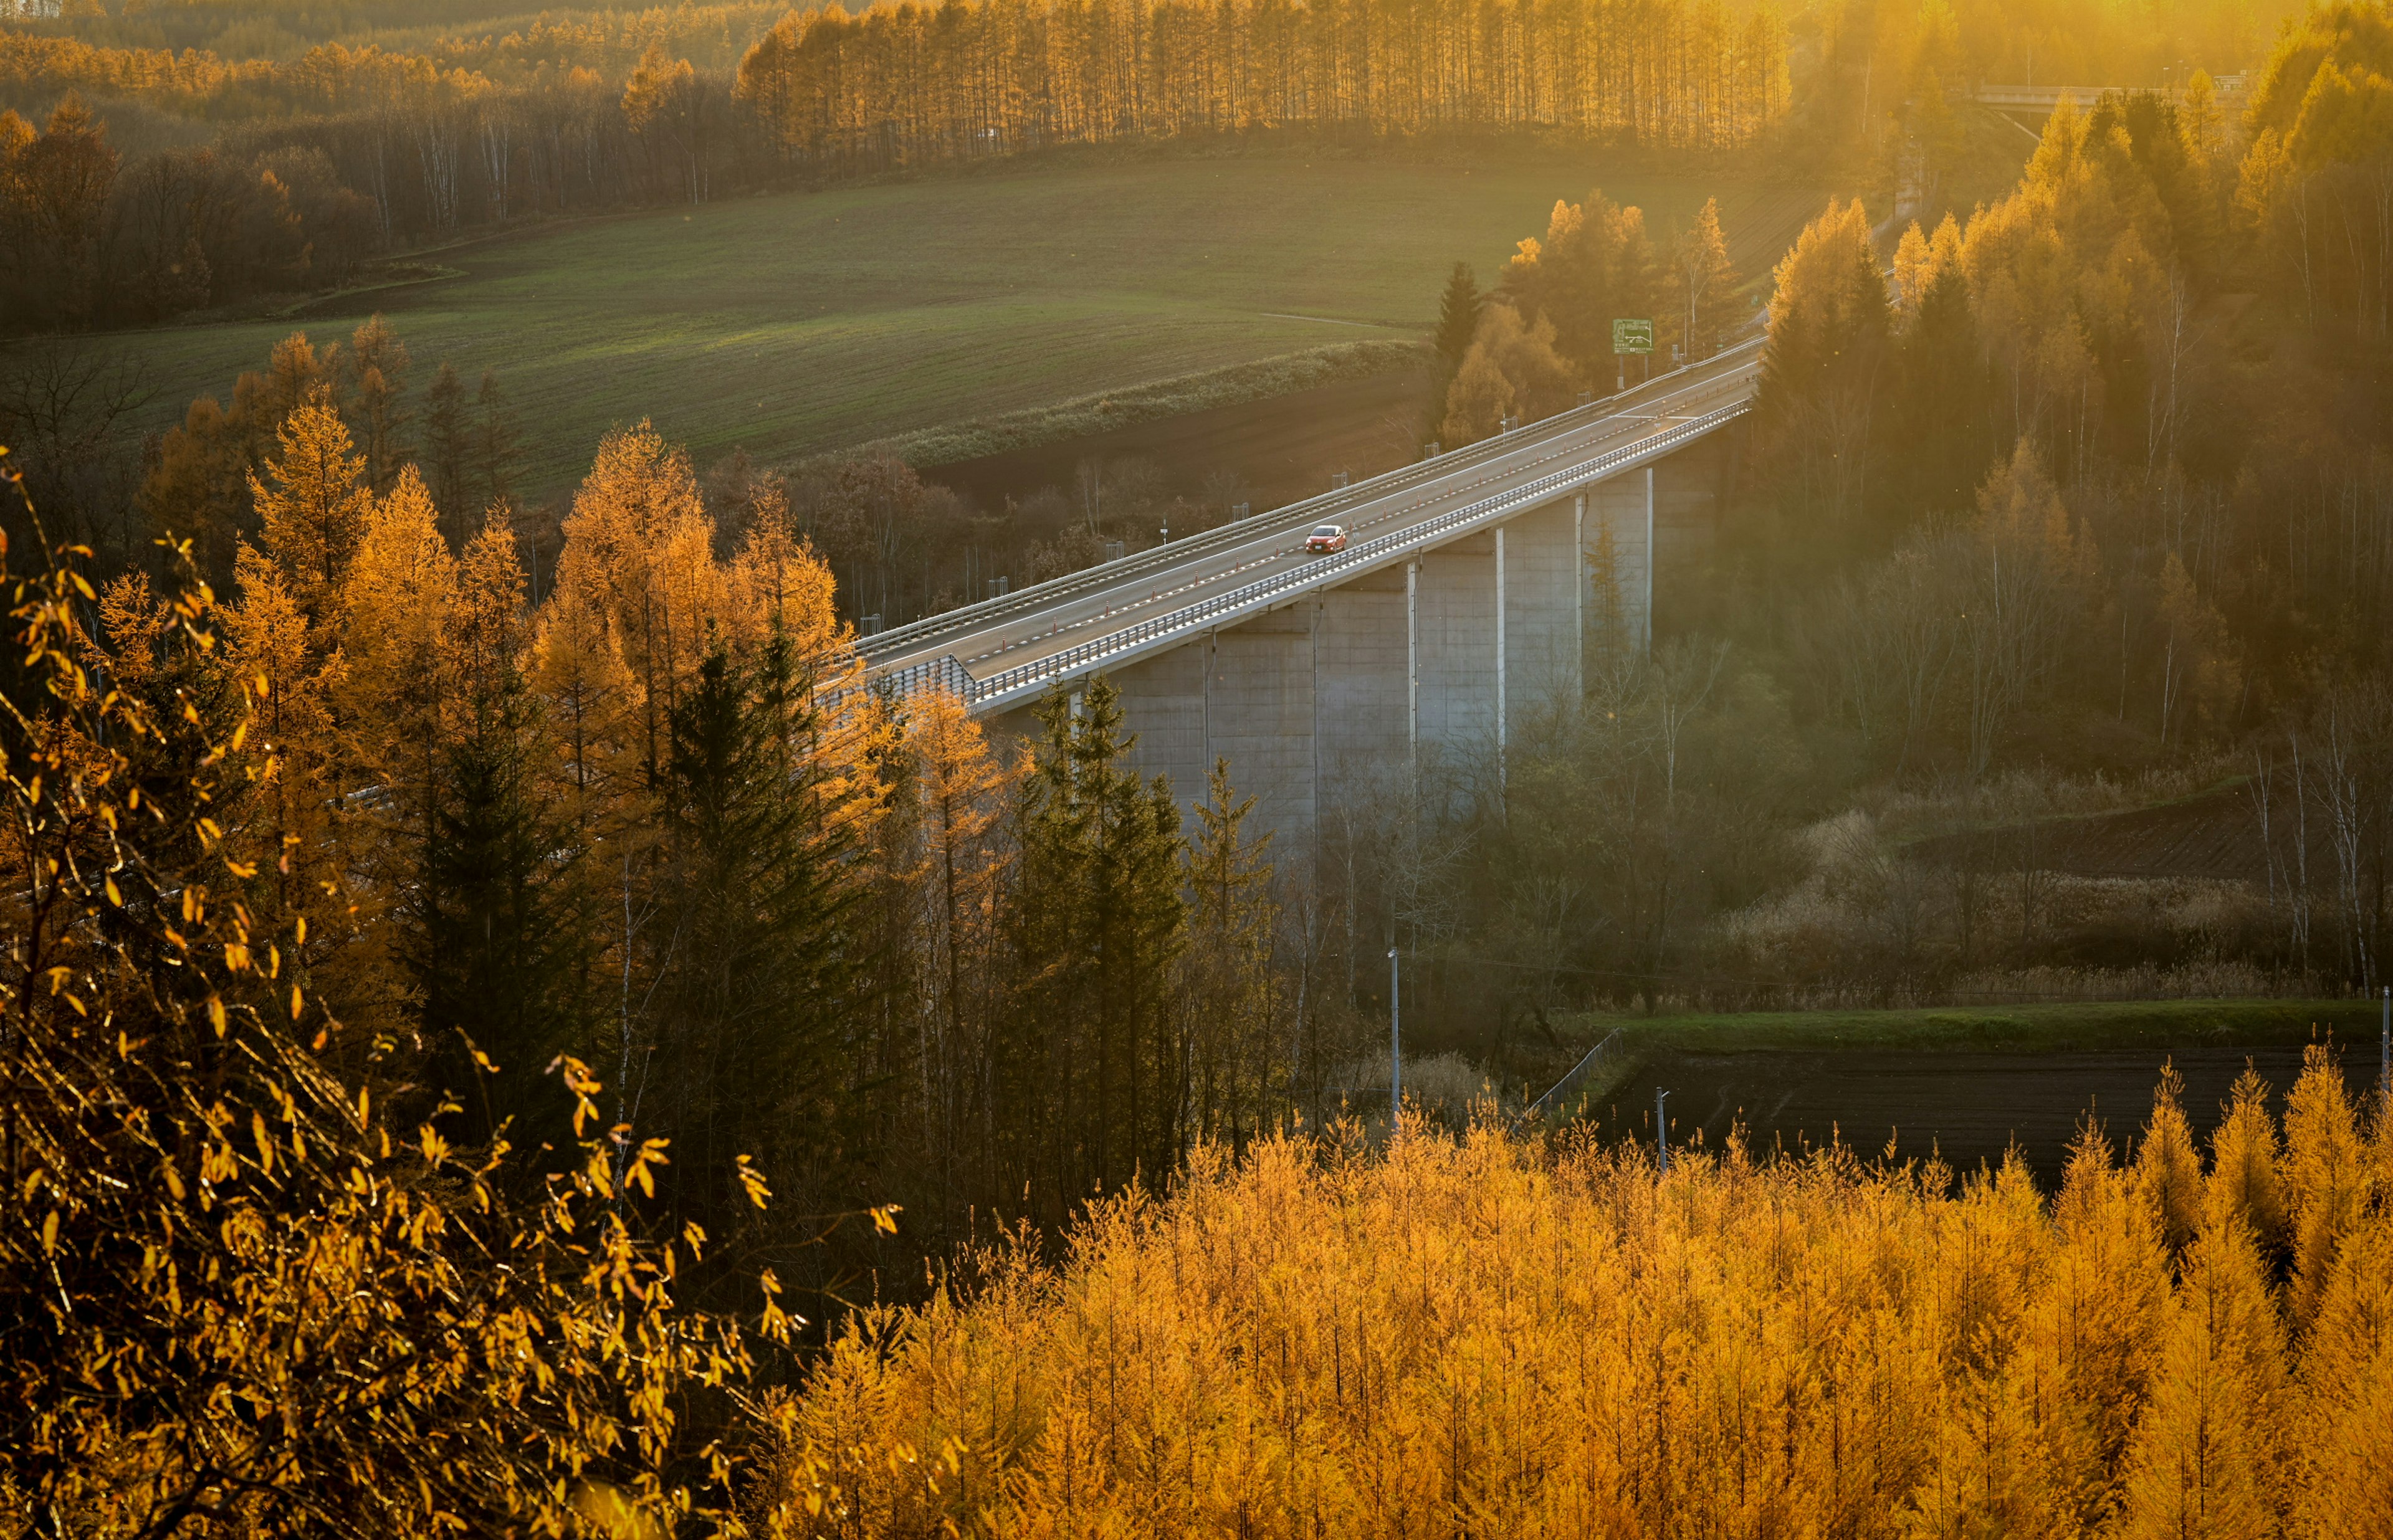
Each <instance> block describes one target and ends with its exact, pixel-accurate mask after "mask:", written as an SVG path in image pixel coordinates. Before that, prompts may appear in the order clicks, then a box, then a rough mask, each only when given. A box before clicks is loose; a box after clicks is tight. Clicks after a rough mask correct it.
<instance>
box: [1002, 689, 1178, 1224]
mask: <svg viewBox="0 0 2393 1540" xmlns="http://www.w3.org/2000/svg"><path fill="white" fill-rule="evenodd" d="M1039 719H1040V727H1041V737H1040V744H1039V747H1038V749H1037V750H1036V756H1035V761H1034V763H1033V765H1032V768H1031V770H1030V772H1029V774H1028V775H1027V777H1025V779H1024V782H1023V791H1022V797H1021V800H1020V804H1019V810H1018V814H1017V828H1016V839H1017V842H1018V844H1019V846H1020V850H1021V868H1020V870H1021V876H1020V881H1019V887H1018V889H1017V902H1016V903H1015V905H1014V908H1013V942H1014V948H1015V954H1016V966H1017V967H1018V968H1019V969H1020V970H1021V977H1022V979H1023V981H1024V983H1023V988H1022V991H1021V994H1020V997H1019V1000H1018V1004H1017V1007H1016V1010H1015V1012H1014V1015H1013V1024H1012V1026H1011V1028H1010V1030H1009V1032H1008V1033H1007V1035H1006V1038H1005V1041H1004V1042H1003V1043H1002V1044H1001V1046H1000V1052H999V1055H998V1057H999V1069H998V1075H999V1079H1000V1090H999V1095H1000V1098H1001V1099H1002V1100H1003V1102H1004V1103H1005V1106H1004V1110H1003V1113H1002V1117H1003V1120H1004V1122H1003V1126H1004V1129H1005V1133H1004V1143H1005V1155H1006V1158H1007V1159H1008V1161H1009V1163H1010V1165H1011V1166H1012V1167H1013V1168H1016V1169H1018V1170H1019V1173H1020V1177H1019V1180H1023V1181H1027V1182H1028V1183H1029V1184H1030V1185H1031V1186H1032V1187H1033V1189H1034V1191H1035V1193H1036V1194H1038V1197H1039V1200H1040V1205H1041V1207H1043V1208H1044V1209H1045V1210H1046V1212H1047V1214H1048V1215H1049V1216H1050V1217H1052V1218H1056V1219H1060V1218H1062V1217H1063V1215H1064V1214H1066V1213H1067V1212H1068V1211H1069V1210H1070V1209H1071V1208H1072V1207H1074V1206H1077V1205H1078V1204H1079V1203H1081V1202H1083V1201H1085V1200H1086V1199H1087V1198H1088V1197H1090V1196H1091V1195H1092V1194H1097V1193H1102V1192H1107V1191H1112V1190H1116V1189H1118V1188H1121V1187H1125V1186H1128V1185H1129V1184H1131V1182H1132V1181H1138V1180H1142V1179H1144V1180H1146V1181H1162V1180H1164V1178H1165V1177H1166V1176H1167V1175H1168V1173H1169V1172H1170V1169H1171V1167H1172V1157H1173V1155H1174V1153H1175V1151H1176V1149H1177V1147H1178V1142H1179V1140H1178V1132H1179V1126H1180V1119H1181V1116H1182V1114H1183V1102H1184V1095H1185V1086H1186V1056H1185V1052H1184V1045H1183V1042H1182V1041H1181V1039H1180V1037H1179V1034H1178V1032H1177V1031H1176V1030H1175V1022H1174V1016H1173V1012H1172V1011H1170V1009H1169V1005H1170V1001H1169V993H1170V987H1169V986H1170V977H1171V967H1172V962H1173V960H1174V959H1175V958H1176V957H1177V956H1178V954H1179V952H1180V949H1181V946H1182V945H1183V932H1184V928H1185V905H1184V900H1183V896H1182V894H1181V890H1180V870H1179V855H1180V849H1181V837H1180V809H1179V804H1178V803H1176V802H1175V801H1173V799H1172V796H1171V788H1170V782H1169V780H1168V779H1166V778H1165V777H1159V776H1158V777H1156V778H1155V780H1154V781H1152V782H1147V781H1144V780H1142V779H1141V778H1140V777H1139V776H1138V774H1137V773H1136V772H1135V771H1134V770H1131V768H1129V767H1128V766H1127V765H1125V764H1124V763H1122V761H1123V760H1124V759H1125V758H1126V757H1127V755H1128V754H1129V751H1130V749H1131V744H1132V742H1133V741H1134V739H1131V738H1126V737H1123V736H1122V732H1121V705H1120V700H1119V698H1118V696H1117V695H1116V693H1115V691H1114V688H1113V686H1112V685H1110V684H1108V683H1107V682H1106V681H1105V679H1104V678H1102V677H1100V678H1097V679H1094V680H1092V681H1090V682H1089V684H1088V685H1087V686H1086V687H1085V689H1084V690H1083V691H1082V692H1080V693H1079V695H1078V697H1077V698H1076V697H1075V696H1074V695H1073V694H1072V693H1070V692H1069V691H1067V690H1066V688H1065V687H1064V686H1062V685H1058V686H1057V687H1056V688H1055V689H1054V690H1053V691H1051V692H1050V693H1049V695H1048V697H1047V698H1046V699H1045V700H1043V701H1041V702H1040V707H1039ZM1009 1174H1011V1173H1009Z"/></svg>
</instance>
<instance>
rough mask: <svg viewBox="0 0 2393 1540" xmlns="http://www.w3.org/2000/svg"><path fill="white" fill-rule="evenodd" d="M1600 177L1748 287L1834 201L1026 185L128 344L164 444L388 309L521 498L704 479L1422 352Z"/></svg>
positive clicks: (1279, 163) (1495, 183)
mask: <svg viewBox="0 0 2393 1540" xmlns="http://www.w3.org/2000/svg"><path fill="white" fill-rule="evenodd" d="M1594 183H1601V184H1602V186H1603V188H1604V189H1605V191H1606V192H1608V193H1610V194H1611V195H1612V196H1614V197H1615V198H1620V199H1623V200H1625V201H1628V202H1637V203H1639V204H1641V205H1642V206H1644V207H1645V209H1646V211H1647V216H1648V220H1649V222H1650V223H1651V225H1652V226H1653V227H1654V228H1656V229H1657V230H1660V229H1662V228H1667V227H1669V226H1670V225H1672V224H1674V223H1676V222H1679V221H1683V220H1684V219H1686V218H1687V217H1689V216H1690V215H1692V213H1693V210H1694V209H1695V208H1696V207H1697V206H1699V205H1700V203H1701V202H1702V200H1703V199H1704V197H1706V196H1707V195H1711V194H1715V193H1716V194H1717V195H1718V196H1719V197H1720V204H1721V208H1722V211H1723V216H1724V220H1725V223H1726V224H1727V226H1728V228H1729V231H1730V235H1731V237H1732V240H1733V241H1734V242H1735V244H1736V247H1737V249H1738V255H1739V258H1740V260H1741V261H1742V262H1743V264H1744V265H1745V266H1746V268H1747V269H1748V271H1753V270H1758V269H1759V268H1762V267H1765V266H1767V265H1768V263H1769V262H1771V261H1772V260H1774V258H1775V256H1776V254H1777V253H1778V252H1779V251H1781V250H1783V249H1784V247H1785V244H1786V243H1787V242H1788V241H1791V240H1792V239H1793V236H1794V234H1795V232H1796V230H1797V229H1798V228H1800V225H1801V223H1802V221H1803V219H1804V218H1806V217H1807V216H1808V215H1810V214H1811V212H1813V210H1814V208H1815V206H1816V202H1817V199H1816V198H1815V196H1814V195H1813V194H1812V193H1811V192H1808V191H1805V190H1801V189H1788V188H1784V187H1778V186H1758V185H1738V184H1733V183H1726V182H1722V183H1720V184H1717V185H1715V184H1711V183H1706V182H1700V181H1693V180H1682V179H1668V178H1660V177H1655V176H1632V175H1620V176H1605V175H1603V172H1602V168H1601V167H1599V166H1596V165H1594V164H1592V163H1589V161H1588V160H1587V159H1586V158H1584V157H1577V158H1563V157H1559V156H1551V155H1541V156H1539V157H1537V158H1534V159H1528V158H1524V159H1522V160H1520V161H1518V162H1517V163H1508V164H1507V165H1505V166H1503V167H1501V168H1497V169H1484V170H1471V169H1464V168H1460V167H1452V166H1433V165H1422V164H1403V163H1386V162H1371V161H1360V162H1358V161H1329V160H1320V161H1306V160H1304V159H1301V158H1298V157H1295V156H1288V157H1283V158H1268V157H1248V158H1238V159H1221V160H1203V161H1195V160H1168V161H1154V162H1147V163H1136V164H1114V165H1102V166H1082V167H1071V166H1062V165H1053V164H1049V165H1042V166H1035V167H1020V168H1006V169H1002V170H1000V171H998V172H995V173H992V174H990V175H986V176H965V177H947V178H939V179H934V180H925V181H921V182H913V183H898V184H891V185H884V186H875V187H863V188H849V189H840V190H834V191H826V192H815V193H790V194H779V195H775V196H769V197H757V198H750V199H742V200H739V201H737V202H722V203H716V204H712V205H708V206H705V207H700V208H696V209H691V210H687V211H680V212H675V211H667V212H660V213H650V214H643V215H624V216H620V217H615V218H608V219H602V220H592V221H586V222H581V223H576V224H571V225H564V226H557V227H553V228H545V229H536V230H531V231H526V232H520V233H517V234H515V235H511V236H507V237H503V238H498V239H492V240H488V241H479V242H475V243H471V244H466V245H460V246H455V247H451V248H448V249H445V250H443V251H441V252H438V253H437V254H431V255H430V258H429V259H430V260H433V261H437V262H438V263H439V264H441V265H442V266H444V267H447V268H455V269H458V275H457V276H455V277H451V278H447V279H442V280H439V281H432V282H427V283H421V284H416V285H412V286H408V287H401V288H392V289H385V290H381V291H379V292H376V293H373V294H361V295H355V296H348V297H346V298H343V299H339V300H335V301H333V302H330V303H328V304H324V305H320V306H319V307H315V308H314V309H312V310H311V311H309V312H307V313H306V314H305V315H304V316H303V317H302V318H300V319H296V320H244V321H233V322H218V323H214V324H207V325H191V326H184V327H177V328H172V329H168V330H163V331H157V332H148V333H122V334H118V335H116V336H114V337H111V338H109V339H107V341H108V343H109V345H110V346H119V347H123V348H125V349H127V350H129V351H130V352H132V353H133V354H135V355H136V356H137V357H138V358H139V359H141V360H142V361H143V363H144V364H145V366H146V367H147V369H148V371H149V374H150V383H151V384H152V385H154V386H155V387H156V391H157V395H156V398H155V399H154V400H153V402H152V404H151V407H150V421H149V422H148V423H145V424H143V425H144V426H158V425H163V424H165V423H167V422H171V421H174V420H176V419H177V418H178V417H179V415H180V413H181V411H182V409H183V406H184V405H185V404H186V403H187V402H188V401H189V400H190V398H192V397H193V396H196V395H199V394H203V393H216V394H222V393H224V392H226V391H228V390H229V388H230V386H231V384H232V380H233V377H234V376H235V375H236V374H237V373H238V372H240V371H241V370H242V369H245V368H256V367H258V366H259V365H260V364H261V363H262V361H263V360H264V359H265V357H266V355H267V351H268V348H269V347H270V346H271V345H272V344H273V343H274V342H275V340H276V339H278V338H279V337H281V336H282V335H284V334H285V333H289V332H290V331H292V330H293V329H294V327H300V328H304V329H306V330H307V332H308V333H310V335H311V336H314V337H316V338H317V339H318V340H322V339H324V338H327V337H338V336H343V335H345V334H346V333H347V331H348V330H349V329H350V328H351V327H353V326H354V325H355V324H356V322H357V321H358V320H360V319H362V318H363V316H364V315H366V314H367V313H369V312H371V311H372V310H374V309H380V310H382V311H384V312H385V313H386V314H387V315H389V316H390V318H391V320H392V321H393V323H394V324H395V325H396V326H397V327H398V328H399V332H400V334H401V335H402V336H403V337H404V338H405V340H406V342H407V344H408V346H409V347H410V348H411V350H412V353H413V355H414V359H415V365H416V378H415V380H414V382H413V383H414V384H415V385H417V386H418V387H420V386H421V385H423V384H424V383H425V382H427V381H428V380H429V378H430V376H431V372H432V370H433V369H434V368H435V367H437V365H438V362H439V361H440V360H441V359H449V360H450V361H451V362H453V363H454V364H455V365H456V366H457V368H458V370H459V372H461V373H463V374H464V375H465V376H466V379H467V382H468V384H469V385H470V384H471V382H472V381H473V379H474V378H476V377H477V376H478V375H479V373H480V372H481V371H482V370H484V369H486V368H491V369H496V370H498V371H499V372H500V376H501V379H502V381H503V383H504V385H505V386H506V388H507V390H508V391H509V393H510V394H511V396H512V397H513V398H514V399H515V401H516V402H517V406H518V407H519V408H520V409H521V411H522V412H523V418H524V424H525V427H526V429H527V434H528V444H527V448H528V450H529V452H530V465H529V467H528V469H529V476H528V482H529V486H528V490H530V491H531V492H533V493H534V494H535V495H538V494H541V493H546V492H552V491H556V490H557V489H561V488H563V487H565V486H567V485H569V484H570V483H571V482H572V481H573V480H574V479H575V478H577V477H578V476H580V475H581V473H582V470H583V468H585V467H586V466H587V464H588V463H589V458H590V454H591V451H592V450H593V449H594V448H595V445H596V443H597V440H598V437H599V436H600V435H601V434H602V433H604V432H605V431H606V429H607V428H608V425H609V424H614V423H619V422H627V421H634V420H636V419H638V418H641V417H644V416H647V417H653V418H654V419H655V420H656V423H657V424H658V426H659V428H660V430H661V431H663V432H664V433H665V434H666V435H667V436H669V437H673V438H675V439H678V440H681V441H683V442H686V443H687V444H688V445H689V446H690V447H691V450H692V451H693V452H694V453H695V454H696V455H697V456H698V458H699V459H700V462H701V463H704V462H706V461H708V460H711V459H713V458H714V457H716V456H719V455H721V454H724V453H726V452H727V451H729V450H731V449H732V448H734V447H735V446H739V447H744V448H746V449H747V450H749V451H750V452H751V453H752V454H756V455H758V456H759V457H760V458H763V459H765V460H768V461H777V460H782V459H786V458H790V457H794V456H797V455H801V454H804V453H809V452H814V451H819V450H835V449H840V448H844V447H848V446H853V445H855V444H857V443H860V442H864V441H867V440H871V439H876V438H883V437H889V436H892V435H899V434H907V433H915V432H920V431H921V430H923V429H926V428H932V427H937V426H941V425H945V424H955V423H959V422H962V421H966V420H971V419H976V418H982V417H986V416H988V415H991V414H994V413H1000V412H1007V411H1024V410H1027V409H1032V408H1037V407H1041V406H1045V405H1048V404H1050V403H1053V402H1057V401H1062V400H1065V399H1067V398H1076V397H1084V396H1086V395H1088V394H1090V393H1092V392H1102V391H1108V390H1116V389H1120V388H1123V387H1126V386H1130V385H1138V384H1143V383H1148V382H1153V381H1157V380H1160V379H1167V378H1172V377H1176V376H1179V375H1183V374H1187V373H1193V372H1199V371H1204V370H1211V369H1218V368H1222V367H1224V366H1232V365H1238V364H1245V363H1251V362H1254V361H1256V360H1260V359H1272V358H1276V357H1278V356H1280V355H1283V354H1287V353H1291V352H1295V351H1298V350H1300V349H1306V348H1314V347H1318V346H1324V345H1327V344H1333V343H1339V342H1345V341H1352V340H1359V339H1363V338H1369V337H1390V338H1405V337H1417V336H1419V335H1420V334H1422V333H1423V332H1424V331H1425V330H1426V328H1427V327H1428V325H1429V323H1430V320H1431V319H1432V315H1433V312H1434V309H1435V306H1436V301H1437V293H1438V289H1439V286H1440V284H1441V283H1442V281H1444V278H1445V270H1446V268H1447V267H1448V265H1449V264H1451V263H1453V262H1454V261H1456V260H1458V259H1460V260H1465V261H1469V262H1471V263H1472V264H1473V265H1474V266H1475V267H1476V268H1478V270H1479V273H1480V276H1481V279H1482V281H1483V282H1484V281H1492V280H1493V279H1494V277H1495V275H1496V273H1497V270H1498V268H1500V265H1501V263H1502V261H1503V259H1504V258H1505V256H1506V255H1507V254H1509V253H1510V249H1511V246H1512V243H1513V242H1514V241H1517V240H1519V239H1520V238H1521V237H1523V236H1525V235H1530V234H1533V233H1537V232H1541V231H1542V230H1543V228H1544V227H1545V218H1546V212H1547V210H1548V209H1550V207H1551V205H1552V203H1553V201H1554V200H1555V199H1556V198H1557V197H1562V196H1568V197H1570V198H1572V199H1574V200H1576V199H1577V198H1579V197H1582V196H1584V194H1585V193H1586V192H1587V190H1588V188H1589V185H1590V184H1594Z"/></svg>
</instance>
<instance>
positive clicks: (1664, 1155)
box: [1654, 1087, 1670, 1176]
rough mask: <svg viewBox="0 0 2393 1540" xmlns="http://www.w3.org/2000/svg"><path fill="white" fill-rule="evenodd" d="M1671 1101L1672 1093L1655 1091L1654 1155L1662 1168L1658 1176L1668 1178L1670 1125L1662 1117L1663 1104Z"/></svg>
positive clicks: (1657, 1089)
mask: <svg viewBox="0 0 2393 1540" xmlns="http://www.w3.org/2000/svg"><path fill="white" fill-rule="evenodd" d="M1669 1099H1670V1093H1669V1092H1668V1091H1667V1090H1661V1089H1659V1088H1658V1087H1657V1088H1656V1089H1655V1090H1654V1158H1655V1161H1656V1163H1657V1164H1658V1165H1659V1166H1660V1168H1661V1169H1660V1171H1659V1172H1658V1173H1657V1174H1658V1175H1661V1176H1668V1175H1669V1174H1670V1125H1669V1124H1668V1123H1667V1122H1666V1121H1664V1119H1663V1115H1662V1103H1665V1102H1667V1101H1668V1100H1669Z"/></svg>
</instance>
